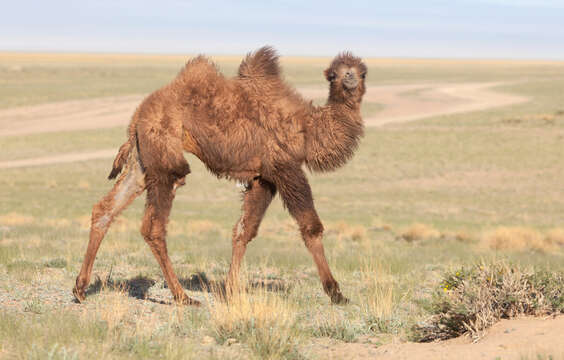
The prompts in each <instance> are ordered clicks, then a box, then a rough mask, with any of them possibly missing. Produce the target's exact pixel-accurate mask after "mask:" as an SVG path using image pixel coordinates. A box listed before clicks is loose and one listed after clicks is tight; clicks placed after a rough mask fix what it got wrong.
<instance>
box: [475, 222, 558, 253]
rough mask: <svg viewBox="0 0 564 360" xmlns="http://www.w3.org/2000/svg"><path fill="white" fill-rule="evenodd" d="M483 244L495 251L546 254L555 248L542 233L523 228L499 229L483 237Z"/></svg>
mask: <svg viewBox="0 0 564 360" xmlns="http://www.w3.org/2000/svg"><path fill="white" fill-rule="evenodd" d="M482 243H483V244H484V245H485V246H487V247H489V248H491V249H494V250H516V251H525V250H534V251H540V252H546V251H550V250H551V249H552V248H553V244H552V242H551V241H549V240H548V238H547V237H544V236H542V234H541V233H540V232H538V231H537V230H535V229H531V228H527V227H521V226H516V227H499V228H497V229H495V230H493V231H490V232H487V233H486V234H485V235H484V236H483V237H482Z"/></svg>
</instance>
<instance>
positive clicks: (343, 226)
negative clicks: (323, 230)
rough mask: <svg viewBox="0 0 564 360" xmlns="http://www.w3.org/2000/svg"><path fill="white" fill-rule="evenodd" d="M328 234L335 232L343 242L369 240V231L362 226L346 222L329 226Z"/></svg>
mask: <svg viewBox="0 0 564 360" xmlns="http://www.w3.org/2000/svg"><path fill="white" fill-rule="evenodd" d="M327 230H328V232H329V233H331V232H334V233H336V234H337V239H338V240H339V241H341V240H345V241H347V240H352V241H363V240H365V239H367V233H368V232H367V230H366V228H365V227H364V226H362V225H355V224H347V223H345V222H338V223H336V224H330V225H329V226H328V229H327Z"/></svg>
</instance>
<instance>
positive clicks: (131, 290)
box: [86, 272, 291, 304]
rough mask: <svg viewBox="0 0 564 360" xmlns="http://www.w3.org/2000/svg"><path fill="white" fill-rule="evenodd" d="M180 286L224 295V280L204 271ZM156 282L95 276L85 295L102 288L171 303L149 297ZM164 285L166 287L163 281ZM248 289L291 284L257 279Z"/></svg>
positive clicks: (285, 288)
mask: <svg viewBox="0 0 564 360" xmlns="http://www.w3.org/2000/svg"><path fill="white" fill-rule="evenodd" d="M179 281H180V284H181V285H182V287H183V288H184V289H186V290H189V291H200V292H207V293H212V294H214V295H215V296H217V297H222V298H223V297H225V281H224V280H220V281H216V280H210V279H209V278H208V277H207V275H206V274H205V273H204V272H199V273H196V274H192V275H191V276H190V277H186V278H180V279H179ZM156 283H157V281H156V280H153V279H151V278H149V277H147V276H136V277H134V278H132V279H128V280H114V279H112V278H111V277H110V276H108V277H107V278H106V279H105V280H102V279H100V278H99V277H98V278H96V281H94V282H93V283H92V284H91V285H90V286H89V287H88V289H87V290H86V296H90V295H93V294H98V293H100V291H101V290H102V289H103V288H104V289H110V290H115V291H121V292H126V293H127V295H128V296H129V297H132V298H135V299H140V300H148V301H152V302H155V303H159V304H171V303H172V302H167V301H163V300H157V299H152V298H149V297H148V296H147V295H148V293H149V289H150V288H151V287H152V286H154V285H155V284H156ZM164 287H165V288H168V286H167V283H166V281H165V283H164ZM250 289H264V290H266V291H272V292H281V293H288V292H289V291H290V289H291V286H290V285H289V284H287V283H286V282H285V281H284V280H282V279H280V278H269V279H257V280H252V281H250V282H249V283H248V285H247V291H248V290H250Z"/></svg>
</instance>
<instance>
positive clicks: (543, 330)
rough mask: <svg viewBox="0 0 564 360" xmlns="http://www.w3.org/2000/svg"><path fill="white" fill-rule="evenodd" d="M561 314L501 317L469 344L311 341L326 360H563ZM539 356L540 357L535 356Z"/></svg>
mask: <svg viewBox="0 0 564 360" xmlns="http://www.w3.org/2000/svg"><path fill="white" fill-rule="evenodd" d="M562 334H564V316H559V317H556V318H549V319H542V318H531V317H526V318H521V319H513V320H501V321H500V322H498V323H497V324H495V325H494V326H492V327H491V328H490V329H488V330H487V332H486V334H485V336H484V337H483V338H482V339H480V340H479V341H478V342H476V343H473V342H472V341H471V340H470V338H468V337H459V338H455V339H451V340H447V341H441V342H433V343H392V344H386V345H383V346H378V345H376V344H358V343H351V344H345V343H338V344H330V343H325V344H321V343H318V344H315V345H313V347H314V348H315V347H317V348H318V349H316V350H317V351H316V352H319V353H320V354H323V355H324V356H323V357H326V358H328V359H382V360H384V359H394V360H401V359H410V360H412V359H454V358H456V359H461V360H466V359H468V360H474V359H503V360H506V359H537V358H543V359H545V358H546V359H548V358H549V356H551V357H550V358H552V359H564V341H563V340H562V339H563V338H562ZM538 356H541V357H538Z"/></svg>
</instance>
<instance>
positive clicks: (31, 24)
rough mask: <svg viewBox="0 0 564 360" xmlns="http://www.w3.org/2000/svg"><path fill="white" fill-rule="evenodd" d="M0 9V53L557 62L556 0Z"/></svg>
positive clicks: (56, 3)
mask: <svg viewBox="0 0 564 360" xmlns="http://www.w3.org/2000/svg"><path fill="white" fill-rule="evenodd" d="M2 2H3V4H2V6H1V8H0V9H1V11H0V50H23V51H69V52H72V51H87V52H124V53H127V52H135V53H139V52H140V53H189V54H193V53H207V54H243V53H246V52H248V51H250V50H253V49H255V48H257V47H260V46H262V45H264V44H270V45H273V46H274V47H275V48H277V49H278V51H279V52H280V53H281V54H282V55H327V56H332V55H334V54H335V53H337V52H339V51H342V50H352V51H353V52H355V53H357V54H359V55H361V56H363V57H368V56H384V57H431V58H434V57H457V58H518V59H561V60H564V0H420V1H415V0H388V1H353V0H349V1H333V0H326V1H305V0H284V1H277V2H269V1H266V0H262V1H258V0H257V1H255V0H253V1H224V0H216V1H207V2H204V1H190V0H160V1H154V0H153V1H145V0H98V1H71V0H36V1H32V0H18V1H2ZM0 56H1V55H0Z"/></svg>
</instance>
